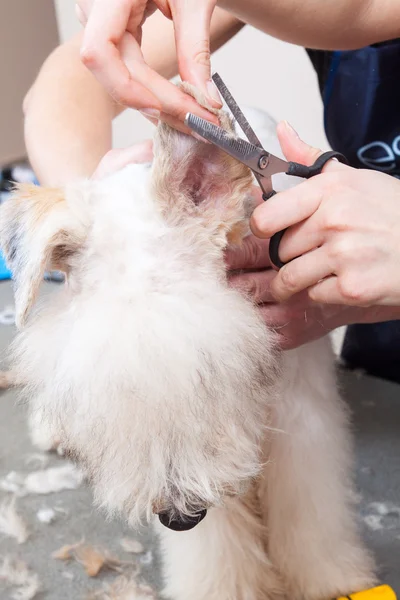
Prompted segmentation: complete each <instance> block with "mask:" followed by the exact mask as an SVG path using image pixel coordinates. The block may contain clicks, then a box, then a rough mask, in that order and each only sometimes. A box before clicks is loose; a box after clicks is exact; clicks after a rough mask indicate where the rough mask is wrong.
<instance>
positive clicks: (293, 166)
mask: <svg viewBox="0 0 400 600" xmlns="http://www.w3.org/2000/svg"><path fill="white" fill-rule="evenodd" d="M332 158H336V160H337V161H339V162H341V163H343V164H345V165H348V164H349V161H348V160H347V158H346V157H345V156H344V155H343V154H341V153H340V152H335V151H334V150H330V151H329V152H324V153H323V154H321V156H319V157H318V158H317V160H316V161H315V163H314V164H313V165H311V166H309V167H307V166H306V165H301V164H300V163H296V162H289V168H288V170H287V171H286V175H292V176H294V177H302V178H303V179H310V178H311V177H315V175H321V173H322V169H323V168H324V166H325V165H326V163H327V162H328V161H330V160H331V159H332Z"/></svg>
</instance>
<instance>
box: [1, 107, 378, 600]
mask: <svg viewBox="0 0 400 600" xmlns="http://www.w3.org/2000/svg"><path fill="white" fill-rule="evenodd" d="M199 100H200V101H202V103H203V104H204V102H203V100H202V99H201V98H199ZM221 119H222V122H223V125H224V126H225V127H226V128H227V129H228V130H231V131H232V126H231V124H230V122H229V120H228V119H227V117H226V116H224V115H223V114H221ZM232 135H233V133H232ZM251 183H252V177H251V174H250V172H249V171H248V170H247V169H246V168H245V167H244V166H243V165H240V164H239V163H237V162H236V161H234V160H232V159H230V158H229V157H228V156H226V155H225V154H223V153H220V152H219V151H218V150H217V149H216V148H214V147H212V146H211V145H208V144H203V143H201V142H198V141H195V140H194V139H192V138H190V137H187V136H184V135H183V134H180V133H178V132H177V131H174V130H172V129H170V128H169V127H168V126H166V125H160V126H159V128H158V132H157V135H156V140H155V159H154V163H153V165H152V166H151V167H150V166H149V165H132V166H129V167H127V168H126V169H124V170H122V171H120V172H118V173H116V174H114V175H112V176H110V177H108V178H106V179H104V180H102V181H85V182H79V183H77V184H74V185H69V186H67V187H66V188H65V189H63V190H45V189H41V188H36V187H34V186H26V185H24V186H21V187H20V188H19V190H18V191H17V192H16V194H15V195H14V198H13V199H12V200H10V201H8V202H7V203H6V204H5V205H4V206H3V207H2V209H1V211H0V238H1V243H2V247H3V251H4V252H5V254H6V257H7V260H8V264H9V265H10V267H11V269H12V270H13V273H14V278H15V297H16V311H17V322H18V325H19V326H20V328H21V332H20V333H19V335H18V336H17V339H16V342H15V344H14V350H13V354H14V360H13V365H12V368H13V372H14V373H16V377H17V379H18V380H19V381H20V383H21V384H23V390H24V391H23V393H24V396H25V397H26V398H28V399H29V403H30V407H31V415H32V417H31V418H32V419H33V420H34V421H35V422H36V423H38V422H42V423H43V424H44V426H45V427H46V428H47V429H46V436H47V437H48V436H49V435H50V437H52V439H53V440H57V442H59V443H61V444H62V446H63V448H64V449H67V450H68V451H69V452H70V454H72V455H73V456H74V457H76V459H77V460H78V462H79V463H80V464H82V465H83V466H84V467H85V469H86V472H87V473H88V475H89V477H90V479H91V482H92V485H93V489H94V492H95V498H96V501H97V503H98V504H99V505H100V506H103V507H105V508H106V509H107V510H108V511H109V513H111V514H115V513H119V514H122V515H124V516H125V517H126V518H127V519H128V520H129V522H130V523H131V524H136V523H138V522H141V521H144V520H145V521H153V520H154V516H153V514H154V513H158V512H160V511H169V513H170V514H171V515H172V516H173V515H177V514H179V515H181V516H182V515H183V516H184V515H191V514H193V513H196V512H197V511H198V510H199V509H202V508H208V509H209V510H208V514H207V516H206V518H205V519H204V521H202V522H201V523H200V524H199V525H198V526H197V527H196V528H194V529H193V530H191V531H188V532H174V531H171V530H168V529H166V528H164V527H162V526H161V524H159V523H158V521H157V519H155V527H156V528H157V530H158V532H159V535H160V539H161V546H162V548H163V556H164V560H163V564H164V567H163V568H164V576H165V590H164V593H165V595H166V596H168V597H170V598H172V599H174V600H188V599H190V600H266V599H273V598H278V597H279V598H282V597H287V598H291V599H295V600H296V599H299V600H300V599H304V600H305V599H307V600H314V599H315V600H324V599H326V600H328V599H331V598H334V597H336V596H340V595H346V594H348V593H351V592H355V591H358V590H361V589H364V588H366V587H368V586H370V585H372V584H373V583H374V581H375V577H374V564H373V560H372V558H371V557H370V556H369V553H368V552H367V550H366V549H365V548H364V546H363V543H362V541H361V539H360V535H359V532H358V525H357V522H356V516H355V512H354V507H353V505H352V504H353V497H354V494H353V483H352V474H351V469H352V448H351V436H350V433H349V419H348V414H347V410H346V407H345V406H344V404H343V402H342V400H341V398H340V396H339V394H338V391H337V385H336V380H335V372H334V360H333V354H332V350H331V348H330V342H329V340H328V338H325V339H322V340H319V341H318V342H314V343H312V344H309V345H306V346H303V347H301V348H299V349H297V350H293V351H290V352H286V353H284V354H281V353H280V352H279V351H278V349H277V347H276V344H275V340H274V333H273V332H272V331H271V330H269V329H267V328H266V327H265V325H264V324H263V323H262V321H261V320H260V317H259V315H258V313H257V310H256V308H255V307H254V306H253V305H252V303H251V301H250V300H249V299H248V298H245V297H243V296H242V295H240V294H239V293H238V292H237V291H235V290H233V289H231V288H230V287H229V286H228V283H227V278H226V268H225V264H224V250H225V248H226V246H227V244H228V243H237V242H238V241H239V239H240V238H242V237H243V235H245V234H246V232H247V231H248V218H249V214H250V212H251V208H252V206H251V201H250V195H249V190H250V186H251ZM49 268H54V269H58V270H63V271H64V272H65V273H66V275H67V285H66V286H65V287H64V288H63V289H62V291H60V292H59V293H56V294H52V295H51V296H50V297H48V298H46V299H45V300H44V302H43V303H42V304H44V306H38V307H37V308H36V310H35V313H34V314H33V315H29V313H30V311H31V310H32V307H33V305H34V304H35V299H36V296H37V292H38V289H39V286H40V282H41V280H42V277H43V273H44V271H45V270H46V269H49ZM48 432H50V434H49V433H48ZM50 445H51V443H50Z"/></svg>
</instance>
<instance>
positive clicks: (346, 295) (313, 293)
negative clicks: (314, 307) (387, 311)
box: [308, 275, 373, 308]
mask: <svg viewBox="0 0 400 600" xmlns="http://www.w3.org/2000/svg"><path fill="white" fill-rule="evenodd" d="M360 289H361V288H360V285H358V286H353V287H352V288H349V289H348V290H346V289H344V287H343V280H342V281H341V280H340V278H339V277H336V276H334V275H333V276H331V277H327V278H326V279H323V280H322V281H319V282H318V283H316V284H315V285H313V286H312V287H310V289H309V290H308V295H309V297H310V298H311V300H313V301H314V302H318V303H320V304H329V305H332V304H336V305H339V304H341V305H346V306H349V307H356V306H358V307H364V308H366V307H369V306H371V305H372V304H373V301H372V300H371V299H368V300H367V298H368V294H365V293H361V292H360Z"/></svg>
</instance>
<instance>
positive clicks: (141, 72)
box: [120, 33, 218, 133]
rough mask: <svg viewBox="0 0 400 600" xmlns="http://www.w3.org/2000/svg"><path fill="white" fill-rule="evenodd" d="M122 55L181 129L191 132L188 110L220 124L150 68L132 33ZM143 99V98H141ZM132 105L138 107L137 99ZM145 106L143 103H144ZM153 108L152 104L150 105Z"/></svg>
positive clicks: (141, 82) (121, 47) (135, 76)
mask: <svg viewBox="0 0 400 600" xmlns="http://www.w3.org/2000/svg"><path fill="white" fill-rule="evenodd" d="M120 51H121V56H122V59H123V61H124V64H125V65H126V67H127V69H128V73H131V74H132V77H134V79H135V81H136V83H139V84H141V85H142V86H143V87H145V88H146V89H147V90H150V92H151V93H153V95H154V96H155V97H157V99H158V101H159V103H160V106H161V109H162V112H164V113H166V114H168V115H170V117H172V118H174V119H176V120H177V121H179V122H180V123H181V125H180V127H179V128H180V130H181V131H182V130H183V131H185V132H187V133H189V129H187V128H186V127H184V125H183V121H184V119H185V117H186V115H187V113H188V112H192V113H194V114H196V115H198V116H199V117H202V118H203V119H206V120H207V121H212V122H213V123H215V124H218V118H217V117H216V116H215V115H213V114H212V113H210V112H209V111H208V110H207V109H205V108H202V107H201V106H199V104H198V103H197V102H196V100H194V98H192V97H191V96H189V95H188V94H185V93H184V92H183V91H182V90H180V89H179V88H178V87H177V86H176V85H173V84H172V83H171V82H170V81H167V80H166V79H164V78H163V77H161V75H159V74H158V73H156V72H155V71H153V70H152V69H150V67H149V66H148V65H147V64H146V63H145V62H144V59H143V56H142V52H141V49H140V46H139V45H138V43H137V41H136V40H135V38H134V37H133V36H132V34H130V33H126V34H125V35H124V37H123V39H122V41H121V43H120ZM140 100H141V98H140ZM133 102H134V104H132V106H135V107H136V101H135V100H133ZM142 106H143V104H142ZM150 108H151V105H150Z"/></svg>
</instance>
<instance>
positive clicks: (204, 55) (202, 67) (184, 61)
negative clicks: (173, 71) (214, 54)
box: [171, 0, 222, 108]
mask: <svg viewBox="0 0 400 600" xmlns="http://www.w3.org/2000/svg"><path fill="white" fill-rule="evenodd" d="M215 5H216V1H215V0H203V1H202V2H199V1H198V0H191V1H189V2H173V3H171V11H172V17H173V21H174V28H175V42H176V50H177V55H178V66H179V74H180V76H181V78H182V80H183V81H188V82H189V83H191V84H192V85H194V86H196V87H197V88H198V89H199V90H201V91H202V92H203V93H204V94H205V95H206V97H207V99H208V101H209V102H210V104H211V106H213V107H215V108H220V107H221V106H222V103H221V99H220V97H219V93H218V90H217V88H216V86H215V84H214V82H213V81H212V79H211V52H210V26H211V17H212V14H213V12H214V9H215Z"/></svg>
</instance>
